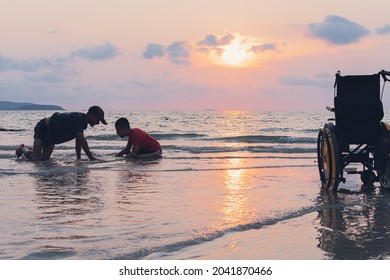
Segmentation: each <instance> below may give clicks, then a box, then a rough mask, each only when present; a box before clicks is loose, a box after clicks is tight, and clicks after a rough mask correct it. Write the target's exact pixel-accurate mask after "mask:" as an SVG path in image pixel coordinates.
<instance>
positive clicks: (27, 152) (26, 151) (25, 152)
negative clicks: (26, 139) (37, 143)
mask: <svg viewBox="0 0 390 280" xmlns="http://www.w3.org/2000/svg"><path fill="white" fill-rule="evenodd" d="M15 154H16V156H17V157H18V158H20V157H22V158H25V159H29V160H31V159H32V157H33V150H32V149H31V148H26V147H25V146H24V144H22V145H20V146H19V147H18V148H17V149H16V151H15Z"/></svg>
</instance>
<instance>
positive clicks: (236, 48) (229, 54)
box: [221, 43, 248, 66]
mask: <svg viewBox="0 0 390 280" xmlns="http://www.w3.org/2000/svg"><path fill="white" fill-rule="evenodd" d="M247 58H248V52H247V50H246V48H245V47H243V46H242V45H240V44H239V43H232V44H230V45H226V46H224V47H223V52H222V55H221V59H222V60H223V61H224V62H225V63H227V64H229V65H232V66H238V65H240V64H242V63H243V62H245V60H246V59H247Z"/></svg>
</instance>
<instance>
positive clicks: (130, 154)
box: [115, 118, 162, 158]
mask: <svg viewBox="0 0 390 280" xmlns="http://www.w3.org/2000/svg"><path fill="white" fill-rule="evenodd" d="M115 129H116V133H117V134H118V135H119V136H120V137H121V138H124V137H126V136H127V137H129V140H128V141H127V145H126V147H125V148H124V149H123V150H122V151H120V152H119V153H118V154H116V155H115V156H116V157H121V156H123V155H125V157H126V158H161V157H162V150H161V146H160V143H159V142H158V141H157V140H156V139H154V138H153V137H152V136H150V135H149V134H148V133H146V132H145V131H143V130H141V129H139V128H130V124H129V121H128V120H127V119H126V118H120V119H118V120H117V121H116V122H115Z"/></svg>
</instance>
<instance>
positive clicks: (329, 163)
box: [317, 123, 340, 192]
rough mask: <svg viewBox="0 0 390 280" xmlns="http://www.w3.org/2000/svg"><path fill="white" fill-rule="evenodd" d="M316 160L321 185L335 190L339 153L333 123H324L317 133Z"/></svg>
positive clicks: (338, 169)
mask: <svg viewBox="0 0 390 280" xmlns="http://www.w3.org/2000/svg"><path fill="white" fill-rule="evenodd" d="M317 162H318V170H319V173H320V179H321V184H322V187H323V188H325V189H329V190H332V191H334V192H336V191H337V188H338V186H339V183H340V155H339V150H338V144H337V138H336V133H335V126H334V124H333V123H328V124H325V126H324V128H323V129H321V130H320V131H319V133H318V139H317Z"/></svg>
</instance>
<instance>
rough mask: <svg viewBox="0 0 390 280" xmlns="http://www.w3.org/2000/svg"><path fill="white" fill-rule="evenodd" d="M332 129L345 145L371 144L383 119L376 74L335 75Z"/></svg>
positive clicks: (378, 81)
mask: <svg viewBox="0 0 390 280" xmlns="http://www.w3.org/2000/svg"><path fill="white" fill-rule="evenodd" d="M335 87H336V91H335V97H334V106H335V117H336V127H337V126H338V127H339V128H338V130H339V132H340V133H341V135H342V137H343V139H344V140H346V141H347V142H348V143H353V144H363V143H365V142H372V141H373V139H374V138H375V137H376V135H377V134H378V131H379V125H380V121H381V120H382V118H383V115H384V114H383V105H382V101H381V98H380V75H379V74H374V75H359V76H341V75H339V74H337V75H336V83H335Z"/></svg>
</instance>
